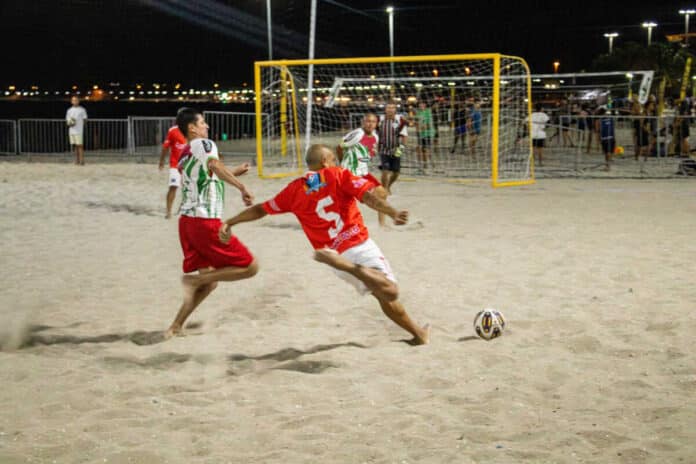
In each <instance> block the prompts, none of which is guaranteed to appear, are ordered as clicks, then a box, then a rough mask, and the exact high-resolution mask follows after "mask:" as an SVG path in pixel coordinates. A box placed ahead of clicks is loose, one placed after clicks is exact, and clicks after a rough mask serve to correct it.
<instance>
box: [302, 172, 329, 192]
mask: <svg viewBox="0 0 696 464" xmlns="http://www.w3.org/2000/svg"><path fill="white" fill-rule="evenodd" d="M322 187H326V179H324V173H322V172H312V173H310V174H309V175H308V176H307V177H306V178H305V185H304V189H305V193H306V194H307V195H309V194H310V193H314V192H318V191H319V190H320V189H321V188H322Z"/></svg>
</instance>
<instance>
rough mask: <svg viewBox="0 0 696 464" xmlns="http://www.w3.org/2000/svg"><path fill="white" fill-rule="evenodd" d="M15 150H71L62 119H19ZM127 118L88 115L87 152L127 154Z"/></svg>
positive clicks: (41, 152) (34, 152) (52, 152)
mask: <svg viewBox="0 0 696 464" xmlns="http://www.w3.org/2000/svg"><path fill="white" fill-rule="evenodd" d="M18 123H19V125H18V129H17V134H18V136H17V138H18V152H19V154H22V155H28V156H32V155H57V154H67V153H69V152H70V150H71V147H70V140H69V137H68V128H67V126H66V125H65V120H64V119H20V120H19V121H18ZM128 132H129V131H128V120H127V119H88V120H87V121H86V123H85V127H84V132H83V141H84V147H85V151H86V152H89V153H90V155H97V156H109V155H127V154H128Z"/></svg>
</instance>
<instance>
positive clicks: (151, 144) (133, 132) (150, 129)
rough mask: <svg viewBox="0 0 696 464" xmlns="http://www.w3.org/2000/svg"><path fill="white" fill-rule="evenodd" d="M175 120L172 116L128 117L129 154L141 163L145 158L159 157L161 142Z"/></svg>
mask: <svg viewBox="0 0 696 464" xmlns="http://www.w3.org/2000/svg"><path fill="white" fill-rule="evenodd" d="M175 120H176V118H174V117H173V116H169V117H167V116H162V117H153V116H129V117H128V130H129V140H130V145H129V147H130V149H129V153H130V154H131V155H135V156H139V157H140V160H141V161H143V160H144V158H145V156H156V155H159V154H160V150H161V147H162V142H164V139H165V138H166V137H167V132H168V131H169V128H170V127H172V126H173V125H174V123H175Z"/></svg>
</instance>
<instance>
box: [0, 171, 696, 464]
mask: <svg viewBox="0 0 696 464" xmlns="http://www.w3.org/2000/svg"><path fill="white" fill-rule="evenodd" d="M88 161H89V160H88ZM246 182H247V184H248V185H249V187H250V188H251V189H253V191H254V192H255V194H256V195H257V198H259V199H267V198H269V197H270V196H271V195H272V194H273V193H274V192H276V191H278V190H279V189H280V188H281V187H282V186H283V185H284V184H285V182H286V181H283V180H277V181H261V180H259V179H257V178H255V177H248V178H247V179H246ZM165 190H166V174H164V173H160V172H158V171H157V168H156V167H155V166H153V165H140V164H116V165H108V164H99V165H88V166H86V167H84V168H76V167H73V166H72V165H66V164H24V163H2V164H0V214H1V215H2V221H0V240H1V241H2V244H3V246H2V266H0V282H1V284H0V327H1V328H0V334H1V335H0V344H1V345H2V346H3V349H2V351H0V366H1V368H0V382H1V385H2V388H0V463H3V464H6V463H20V462H21V463H24V462H32V463H54V462H55V463H97V462H99V463H102V462H108V463H147V464H156V463H211V464H212V463H227V462H229V463H288V462H292V463H295V462H297V463H304V462H322V463H363V462H369V463H373V462H374V463H448V462H456V463H484V462H485V463H518V462H529V463H574V462H584V463H589V462H597V463H614V462H616V463H631V464H635V463H642V462H650V463H680V462H684V463H689V462H695V459H696V458H695V457H694V456H696V430H695V429H694V428H693V426H694V424H696V401H694V395H695V394H696V355H695V354H694V350H693V343H694V335H693V334H694V333H695V332H696V315H695V314H694V308H696V290H695V287H694V270H695V268H694V257H696V240H695V238H694V233H693V232H694V230H696V229H695V228H694V225H695V224H696V219H695V218H696V202H695V200H696V183H694V182H693V181H692V180H691V179H685V180H669V181H667V180H661V181H650V180H645V181H638V180H543V181H540V182H539V183H537V184H536V185H533V186H528V187H521V188H514V189H500V190H492V189H490V188H489V187H488V186H487V185H484V184H480V183H472V184H466V183H465V184H456V183H438V182H435V181H427V180H418V181H404V182H400V183H398V184H397V185H396V187H395V189H394V190H395V195H394V197H393V199H392V201H393V203H394V204H396V205H399V206H404V207H407V208H408V209H410V211H411V213H412V217H413V219H414V220H416V221H421V222H422V224H423V227H422V228H420V227H413V228H410V229H408V230H391V231H382V230H378V229H377V227H376V217H375V216H376V215H375V214H373V213H372V212H368V213H367V214H366V220H367V224H368V227H370V228H371V231H372V236H373V238H374V239H375V240H376V241H377V243H378V244H379V245H380V246H381V248H382V249H383V251H384V252H385V254H386V256H387V257H388V258H389V259H390V261H391V264H392V266H393V267H394V269H395V270H396V273H397V276H398V278H399V281H400V285H401V292H402V301H403V302H404V304H405V305H406V308H407V309H408V311H409V312H410V313H411V315H412V316H413V317H414V318H415V319H416V320H417V321H419V322H421V323H423V322H430V323H431V324H432V325H433V332H432V343H431V344H430V345H428V346H425V347H412V346H409V345H408V344H406V343H404V340H405V339H406V338H407V336H406V335H407V334H406V333H405V332H402V331H401V330H400V329H398V328H397V327H396V326H394V325H393V324H391V323H390V322H389V321H387V320H386V319H385V317H384V316H383V315H382V314H381V312H380V310H379V308H378V306H377V304H376V302H375V301H374V300H373V299H372V298H371V297H359V296H358V295H357V294H356V293H355V292H354V290H353V289H352V288H351V287H350V286H348V285H347V284H345V283H344V282H342V281H341V280H339V279H338V278H337V277H336V276H335V275H334V274H333V273H332V272H330V270H329V269H328V268H326V267H325V266H322V265H321V264H319V263H316V262H314V261H312V259H311V250H310V247H309V244H308V242H307V241H306V239H305V237H304V235H303V234H302V232H301V231H300V230H299V228H298V226H297V225H296V223H295V219H294V217H292V216H282V217H272V218H265V219H264V220H262V221H259V222H257V223H253V224H246V225H242V226H240V227H238V228H237V229H236V230H235V232H236V233H237V235H238V236H239V237H240V238H241V239H242V240H243V241H244V242H245V243H246V244H247V245H248V246H249V248H250V249H251V250H252V252H253V253H254V254H255V255H256V256H257V257H258V259H259V261H260V265H261V271H260V273H259V274H258V275H257V276H256V277H255V278H254V279H252V280H248V281H244V282H238V283H229V284H221V285H220V287H219V288H218V289H217V290H216V291H215V293H214V294H213V295H212V296H211V297H210V298H209V299H208V300H207V301H205V302H204V303H203V305H202V306H201V307H200V308H199V309H198V310H197V311H196V312H195V313H194V315H193V317H192V319H191V320H192V321H193V322H194V327H193V328H191V329H190V330H189V334H188V335H187V336H186V337H180V338H175V339H173V340H170V341H166V342H161V337H160V334H161V331H162V330H164V329H165V328H166V327H167V326H168V324H169V323H170V322H171V320H172V318H173V317H174V314H175V313H176V311H177V309H178V305H179V303H180V288H179V284H178V282H179V278H180V276H181V251H180V247H179V242H178V235H177V223H176V221H175V220H170V221H166V220H165V219H164V218H163V205H164V194H165ZM240 206H241V201H240V198H239V196H238V195H237V194H236V193H233V192H231V191H230V194H229V195H228V199H227V212H228V213H229V214H230V215H231V214H232V213H233V212H235V211H238V210H239V208H240ZM483 307H494V308H497V309H499V310H501V311H502V312H503V313H504V314H505V315H506V317H507V320H508V329H507V331H506V332H505V334H504V336H503V337H502V338H500V339H497V340H494V341H491V342H486V341H483V340H480V339H477V338H475V337H474V333H473V330H472V321H473V317H474V315H475V314H476V312H477V311H478V310H480V309H481V308H483Z"/></svg>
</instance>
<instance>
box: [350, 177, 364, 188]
mask: <svg viewBox="0 0 696 464" xmlns="http://www.w3.org/2000/svg"><path fill="white" fill-rule="evenodd" d="M366 183H367V179H364V178H362V177H361V178H360V179H353V188H356V189H357V188H360V187H362V186H363V185H365V184H366Z"/></svg>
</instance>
